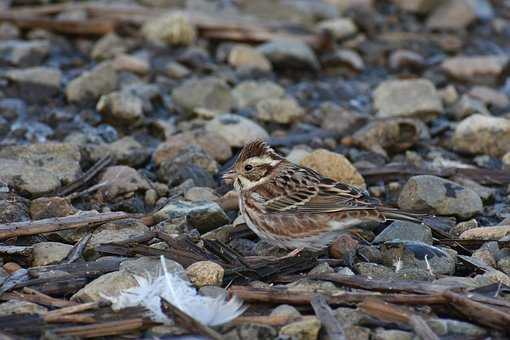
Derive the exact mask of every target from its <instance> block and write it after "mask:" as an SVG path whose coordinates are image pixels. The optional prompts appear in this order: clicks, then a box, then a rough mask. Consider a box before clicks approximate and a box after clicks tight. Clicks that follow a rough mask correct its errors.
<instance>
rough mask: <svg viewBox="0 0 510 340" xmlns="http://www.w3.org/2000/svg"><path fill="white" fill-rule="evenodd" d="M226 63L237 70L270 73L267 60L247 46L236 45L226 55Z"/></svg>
mask: <svg viewBox="0 0 510 340" xmlns="http://www.w3.org/2000/svg"><path fill="white" fill-rule="evenodd" d="M228 63H229V64H230V65H232V66H234V67H235V68H237V69H248V70H260V71H271V69H272V68H273V67H272V65H271V63H270V62H269V60H268V59H267V58H266V57H265V56H264V55H263V54H262V53H260V52H259V51H258V50H257V49H255V48H253V47H251V46H249V45H236V46H234V47H232V49H231V50H230V53H229V55H228Z"/></svg>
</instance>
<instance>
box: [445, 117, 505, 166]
mask: <svg viewBox="0 0 510 340" xmlns="http://www.w3.org/2000/svg"><path fill="white" fill-rule="evenodd" d="M452 146H453V148H454V149H455V150H457V151H460V152H466V153H471V154H488V155H491V156H494V157H501V156H503V155H504V154H505V153H507V152H509V151H510V119H505V118H499V117H491V116H485V115H480V114H475V115H471V116H469V117H467V118H466V119H464V120H463V121H462V122H460V124H459V125H458V126H457V128H456V129H455V133H454V134H453V138H452Z"/></svg>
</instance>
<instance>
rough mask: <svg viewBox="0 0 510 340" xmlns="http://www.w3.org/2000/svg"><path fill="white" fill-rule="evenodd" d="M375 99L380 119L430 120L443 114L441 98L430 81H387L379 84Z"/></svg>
mask: <svg viewBox="0 0 510 340" xmlns="http://www.w3.org/2000/svg"><path fill="white" fill-rule="evenodd" d="M373 97H374V108H375V110H376V111H377V116H378V117H394V116H405V117H415V118H420V119H424V120H430V119H432V118H434V117H436V116H437V115H439V114H441V113H442V112H443V104H442V102H441V97H440V96H439V94H438V92H437V91H436V88H435V86H434V84H433V83H432V82H431V81H430V80H428V79H414V80H387V81H384V82H382V83H381V84H379V86H378V87H377V88H376V89H375V91H374V93H373Z"/></svg>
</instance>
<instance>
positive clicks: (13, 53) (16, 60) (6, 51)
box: [0, 40, 50, 67]
mask: <svg viewBox="0 0 510 340" xmlns="http://www.w3.org/2000/svg"><path fill="white" fill-rule="evenodd" d="M49 52H50V43H49V42H48V41H46V40H33V41H20V40H6V41H0V66H1V65H8V66H18V67H26V66H36V65H40V64H41V62H42V61H43V60H44V58H46V56H47V55H48V54H49Z"/></svg>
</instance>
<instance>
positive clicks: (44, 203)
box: [30, 197, 77, 220]
mask: <svg viewBox="0 0 510 340" xmlns="http://www.w3.org/2000/svg"><path fill="white" fill-rule="evenodd" d="M76 212H77V210H76V209H75V208H74V207H73V206H72V204H71V203H70V202H69V200H67V199H66V198H63V197H40V198H36V199H35V200H32V201H31V202H30V216H31V217H32V219H33V220H42V219H44V218H51V217H63V216H69V215H73V214H75V213H76Z"/></svg>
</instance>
